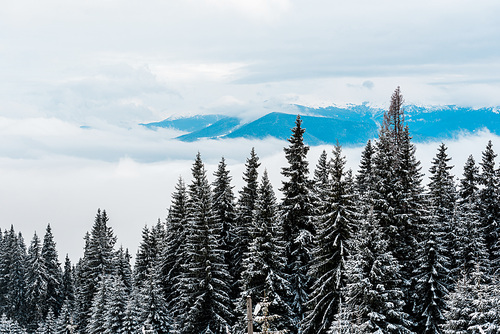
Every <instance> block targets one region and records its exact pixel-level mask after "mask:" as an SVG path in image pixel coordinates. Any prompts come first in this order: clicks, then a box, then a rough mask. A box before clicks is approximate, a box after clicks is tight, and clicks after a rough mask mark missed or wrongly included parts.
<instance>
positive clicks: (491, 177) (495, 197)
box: [479, 140, 500, 271]
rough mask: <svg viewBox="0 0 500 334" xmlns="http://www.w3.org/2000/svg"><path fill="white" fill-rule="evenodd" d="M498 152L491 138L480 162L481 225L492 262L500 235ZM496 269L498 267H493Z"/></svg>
mask: <svg viewBox="0 0 500 334" xmlns="http://www.w3.org/2000/svg"><path fill="white" fill-rule="evenodd" d="M496 156H497V155H496V154H495V153H494V152H493V144H492V143H491V140H490V141H489V142H488V145H487V146H486V149H485V150H484V152H483V153H482V160H481V162H480V163H479V165H480V166H481V173H480V175H479V184H480V185H481V188H480V190H479V209H480V219H481V225H482V228H483V233H484V240H485V243H486V249H487V250H488V257H489V260H490V263H492V264H493V263H496V262H497V261H496V253H497V250H496V249H495V246H496V243H497V240H498V237H499V230H500V226H499V218H500V204H499V202H500V201H499V178H498V175H497V172H496V170H495V158H496ZM491 269H492V270H493V271H495V270H496V269H498V268H491Z"/></svg>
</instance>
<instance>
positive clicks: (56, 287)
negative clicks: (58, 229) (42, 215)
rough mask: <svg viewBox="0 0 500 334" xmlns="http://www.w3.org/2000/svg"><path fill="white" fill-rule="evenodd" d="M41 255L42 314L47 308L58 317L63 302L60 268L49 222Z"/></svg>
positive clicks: (44, 314)
mask: <svg viewBox="0 0 500 334" xmlns="http://www.w3.org/2000/svg"><path fill="white" fill-rule="evenodd" d="M41 257H42V260H43V263H44V266H45V271H46V275H47V276H46V278H45V279H46V283H45V284H46V290H45V295H44V296H43V301H42V303H43V304H42V305H43V306H42V314H43V317H45V316H46V315H47V314H48V312H49V310H52V312H54V316H55V317H58V316H59V311H60V310H61V307H62V304H63V302H64V299H63V293H62V270H61V264H60V263H59V257H58V255H57V249H56V243H55V241H54V236H53V235H52V228H51V227H50V224H49V225H47V229H46V230H45V235H44V237H43V246H42V252H41Z"/></svg>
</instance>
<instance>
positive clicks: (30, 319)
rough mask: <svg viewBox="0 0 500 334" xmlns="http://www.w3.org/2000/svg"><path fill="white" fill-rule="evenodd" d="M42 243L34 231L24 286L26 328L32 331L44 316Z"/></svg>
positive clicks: (44, 289) (44, 291) (44, 282)
mask: <svg viewBox="0 0 500 334" xmlns="http://www.w3.org/2000/svg"><path fill="white" fill-rule="evenodd" d="M41 251H42V244H41V242H40V239H39V238H38V235H37V234H36V233H35V234H34V236H33V239H32V241H31V244H30V247H29V248H28V259H27V262H28V263H27V271H26V288H27V299H26V306H27V315H26V318H27V328H28V330H29V331H30V332H34V331H35V330H36V329H37V327H38V324H39V322H41V320H42V319H43V318H44V317H43V313H42V307H43V297H44V296H45V294H46V290H47V278H46V277H47V272H46V268H45V265H44V262H43V259H42V257H41Z"/></svg>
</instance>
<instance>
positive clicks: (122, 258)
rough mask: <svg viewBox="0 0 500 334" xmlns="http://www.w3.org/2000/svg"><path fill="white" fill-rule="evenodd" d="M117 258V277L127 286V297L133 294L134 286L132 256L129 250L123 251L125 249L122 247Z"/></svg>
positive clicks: (117, 253)
mask: <svg viewBox="0 0 500 334" xmlns="http://www.w3.org/2000/svg"><path fill="white" fill-rule="evenodd" d="M115 257H116V260H115V262H116V263H115V268H116V272H115V275H116V276H118V277H119V278H120V280H121V281H122V283H123V284H124V286H125V291H126V293H127V295H129V294H131V293H132V285H133V279H132V276H133V274H132V268H131V266H130V258H131V256H130V254H129V252H128V249H125V250H123V247H122V246H120V248H119V249H118V251H117V252H116V255H115Z"/></svg>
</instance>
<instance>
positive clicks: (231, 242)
mask: <svg viewBox="0 0 500 334" xmlns="http://www.w3.org/2000/svg"><path fill="white" fill-rule="evenodd" d="M304 132H305V129H304V128H303V127H302V120H301V118H300V116H297V118H296V122H295V127H294V128H293V129H291V136H290V138H289V139H288V144H287V146H286V147H285V148H284V154H285V156H286V160H287V163H288V164H287V165H286V166H284V167H281V174H282V183H281V188H280V189H279V190H280V192H281V193H282V196H281V198H277V196H276V194H275V191H274V189H273V186H272V184H271V182H270V180H269V177H268V174H267V171H266V169H265V168H263V167H261V164H260V162H259V157H258V155H257V153H256V152H255V150H254V149H253V148H252V149H251V150H250V153H249V157H248V158H247V160H246V164H245V171H244V173H243V176H242V177H243V180H244V186H243V187H242V188H241V189H240V190H239V191H238V192H235V190H234V187H233V186H232V184H231V182H232V176H231V175H230V171H229V170H228V166H227V165H226V162H225V160H224V158H222V159H221V160H220V163H219V165H218V168H217V170H216V171H215V173H214V174H213V181H212V182H210V181H209V177H208V175H207V172H206V170H205V167H204V163H203V161H202V158H201V154H200V153H198V155H197V156H196V158H195V160H194V163H193V165H192V168H191V171H192V179H191V180H190V181H189V182H186V181H185V180H183V179H182V178H179V180H178V182H177V185H176V188H175V191H174V192H173V194H172V196H171V203H170V207H169V210H168V215H167V217H166V219H164V220H161V219H159V220H158V222H157V223H156V224H155V225H153V226H151V227H145V228H144V229H143V231H142V241H141V243H140V245H139V247H138V251H137V254H135V256H134V261H133V265H132V264H131V263H132V261H131V260H132V256H131V254H129V252H128V250H127V249H124V248H122V247H119V248H118V247H117V246H116V243H117V236H116V235H115V234H114V232H113V229H112V227H111V226H109V223H108V222H109V217H108V215H107V213H106V211H105V210H100V209H99V210H97V214H96V216H95V220H94V223H93V226H92V229H91V230H90V231H89V232H87V234H86V235H85V236H84V240H85V247H84V250H83V256H82V257H81V258H80V259H79V260H78V262H77V263H71V261H70V259H69V258H68V256H66V258H65V261H64V263H60V260H59V255H58V252H57V248H56V241H55V236H54V235H53V234H52V230H51V227H50V225H48V226H47V228H46V231H45V234H44V236H43V238H41V236H38V235H37V234H36V233H35V234H34V235H33V237H32V238H31V241H30V242H29V243H26V242H25V240H24V237H23V235H22V234H21V233H20V232H17V231H15V228H14V226H10V228H4V229H3V230H1V231H0V315H1V318H0V333H40V334H42V333H45V334H49V333H82V334H83V333H106V334H114V333H120V334H121V333H123V334H126V333H127V334H128V333H178V334H201V333H203V334H209V333H214V334H215V333H216V334H228V333H246V332H247V325H248V323H247V322H248V321H247V304H246V303H247V297H248V296H250V297H251V299H252V303H253V305H254V306H257V305H258V308H259V309H260V311H259V312H256V314H255V319H254V322H253V328H254V331H255V333H292V334H299V333H300V334H327V333H328V334H329V333H408V334H411V333H422V334H430V333H443V334H451V333H461V334H462V333H478V334H479V333H480V334H482V333H500V282H499V274H500V241H499V233H500V225H499V221H500V201H499V197H500V168H497V167H496V166H495V158H496V156H497V155H496V154H495V153H494V150H493V147H492V143H491V141H490V142H488V143H485V144H486V145H485V149H484V150H483V151H482V156H481V161H479V162H477V163H476V161H475V160H474V158H473V157H472V155H471V156H469V158H468V160H467V162H466V163H465V165H464V166H463V169H462V171H460V172H458V173H459V175H457V176H455V175H454V173H455V172H454V171H452V169H453V168H454V166H453V165H451V164H450V160H451V157H449V156H448V154H447V152H446V151H447V147H446V145H445V144H440V145H439V146H438V147H437V152H436V155H435V157H434V159H433V160H432V164H431V168H430V169H429V171H428V174H427V176H428V180H429V182H428V183H427V184H425V185H424V184H423V179H424V174H423V171H422V168H421V166H420V162H419V161H418V160H417V158H416V156H415V151H416V148H415V144H414V143H413V142H412V137H411V134H410V129H409V127H408V124H407V123H406V122H405V114H404V100H403V96H402V94H401V91H400V88H399V87H398V88H397V89H396V90H395V91H394V93H393V94H392V96H391V101H390V107H389V108H388V110H387V111H386V112H385V114H384V120H383V123H382V124H381V126H380V128H379V130H378V137H377V138H376V139H374V140H370V141H368V142H367V143H366V146H365V147H364V150H363V152H362V156H361V161H360V164H359V168H358V170H357V171H356V173H353V172H352V171H351V170H348V169H347V168H346V158H345V157H344V156H343V153H342V147H341V146H340V144H337V145H335V146H333V147H332V151H331V152H327V151H323V153H322V154H321V156H320V158H319V160H318V161H317V162H316V164H315V166H314V167H313V168H311V167H310V162H309V161H308V160H307V153H308V150H309V147H308V146H307V145H306V144H305V143H304V140H303V135H304ZM269 168H276V167H275V166H270V167H269Z"/></svg>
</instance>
